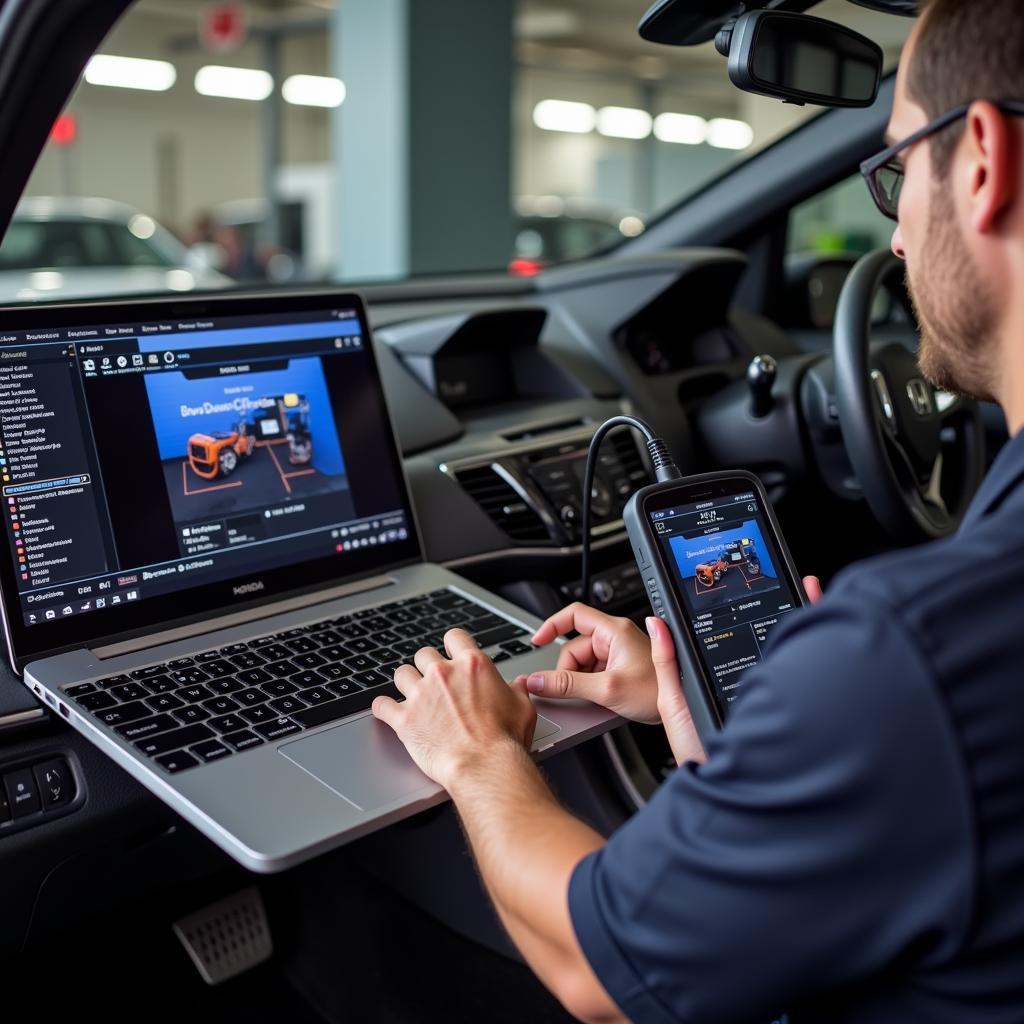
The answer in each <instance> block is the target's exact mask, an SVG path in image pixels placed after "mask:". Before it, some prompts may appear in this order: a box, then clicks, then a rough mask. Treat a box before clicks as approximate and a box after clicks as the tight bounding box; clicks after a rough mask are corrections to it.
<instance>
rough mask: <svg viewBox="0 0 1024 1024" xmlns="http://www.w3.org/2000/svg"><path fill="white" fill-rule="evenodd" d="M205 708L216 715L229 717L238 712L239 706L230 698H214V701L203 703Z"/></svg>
mask: <svg viewBox="0 0 1024 1024" xmlns="http://www.w3.org/2000/svg"><path fill="white" fill-rule="evenodd" d="M203 707H204V708H206V710H207V711H209V712H211V713H212V714H215V715H227V714H230V712H232V711H237V710H238V708H239V704H238V702H237V701H235V700H232V699H231V698H230V697H214V698H213V699H212V700H207V701H203Z"/></svg>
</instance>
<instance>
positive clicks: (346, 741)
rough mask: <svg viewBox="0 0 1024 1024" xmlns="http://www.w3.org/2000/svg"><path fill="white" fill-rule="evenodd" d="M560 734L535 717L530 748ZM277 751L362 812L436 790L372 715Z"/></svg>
mask: <svg viewBox="0 0 1024 1024" xmlns="http://www.w3.org/2000/svg"><path fill="white" fill-rule="evenodd" d="M558 731H559V728H558V726H557V725H555V723H554V722H551V721H549V720H548V719H547V718H542V717H539V716H538V718H537V730H536V732H535V733H534V734H533V746H534V749H536V747H537V746H538V743H539V741H543V740H544V739H546V738H547V737H549V736H552V735H554V734H555V733H556V732H558ZM540 745H541V746H543V743H541V744H540ZM278 750H279V751H280V752H281V753H282V754H284V756H285V757H287V758H288V760H289V761H292V762H294V763H295V764H297V765H298V766H299V767H300V768H303V769H305V770H306V771H307V772H309V774H310V775H312V776H314V777H315V778H316V779H317V780H318V781H320V782H322V783H323V784H324V785H325V786H327V788H328V789H332V790H334V792H335V793H337V794H338V796H341V797H344V798H345V799H346V800H347V801H348V802H349V803H351V804H355V806H356V807H358V808H359V809H360V810H362V811H369V810H372V809H373V808H375V807H382V806H384V805H385V804H391V803H395V802H396V801H398V800H402V799H404V798H406V797H411V796H412V795H413V794H415V793H418V792H421V791H422V792H424V793H426V792H429V791H430V790H436V789H437V786H436V785H435V784H434V783H433V782H431V781H430V779H428V778H427V777H426V775H424V774H423V772H421V771H420V770H419V768H417V767H416V765H415V764H414V763H413V760H412V758H411V757H409V755H408V754H407V753H406V750H405V747H403V746H402V743H401V741H400V740H399V739H398V737H397V736H396V735H395V734H394V732H393V731H392V729H391V728H390V727H389V726H387V725H385V724H384V723H383V722H378V721H377V719H375V718H373V717H366V718H357V719H356V720H355V721H354V722H345V723H344V724H342V725H337V726H335V727H334V728H333V729H328V730H327V731H326V732H321V733H317V735H316V736H309V737H307V738H305V739H301V740H296V741H295V742H294V743H285V744H284V745H282V746H280V747H278Z"/></svg>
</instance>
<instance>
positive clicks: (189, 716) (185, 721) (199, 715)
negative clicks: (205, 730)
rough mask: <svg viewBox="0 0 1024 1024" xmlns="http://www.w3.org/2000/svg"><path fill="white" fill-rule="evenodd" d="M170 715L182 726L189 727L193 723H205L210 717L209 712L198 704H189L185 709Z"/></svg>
mask: <svg viewBox="0 0 1024 1024" xmlns="http://www.w3.org/2000/svg"><path fill="white" fill-rule="evenodd" d="M171 714H172V715H173V716H174V717H175V718H176V719H177V720H178V721H179V722H181V724H182V725H191V724H192V723H193V722H205V721H206V720H207V719H208V718H209V717H210V712H209V711H207V710H206V708H204V707H201V706H200V705H198V704H189V705H188V706H187V707H183V708H179V709H178V710H177V711H172V712H171Z"/></svg>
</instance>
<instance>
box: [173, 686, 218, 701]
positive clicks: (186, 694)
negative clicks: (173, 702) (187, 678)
mask: <svg viewBox="0 0 1024 1024" xmlns="http://www.w3.org/2000/svg"><path fill="white" fill-rule="evenodd" d="M174 696H175V697H178V698H180V699H181V700H183V701H185V703H186V704H198V703H199V702H200V701H201V700H206V699H208V698H209V697H213V696H215V694H214V692H213V690H211V689H210V688H209V687H208V686H184V687H182V688H181V689H180V690H178V691H177V692H176V693H175V694H174Z"/></svg>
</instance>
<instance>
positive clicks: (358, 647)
mask: <svg viewBox="0 0 1024 1024" xmlns="http://www.w3.org/2000/svg"><path fill="white" fill-rule="evenodd" d="M345 646H346V647H347V648H348V649H349V650H350V651H351V652H352V653H353V654H365V653H366V652H367V651H372V650H373V649H374V647H378V646H380V645H379V644H376V643H374V642H373V640H371V639H370V638H369V637H365V636H360V637H356V638H355V639H354V640H346V641H345Z"/></svg>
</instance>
